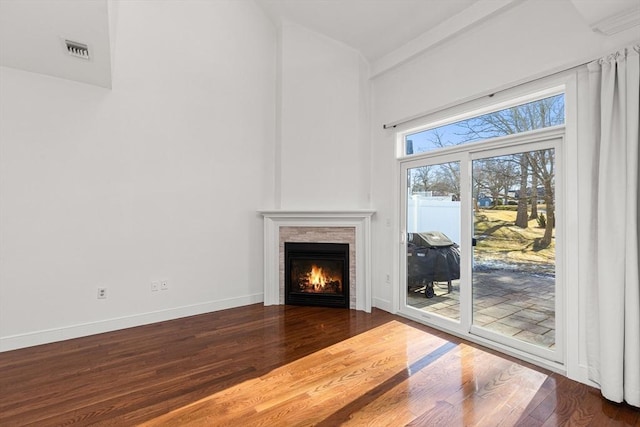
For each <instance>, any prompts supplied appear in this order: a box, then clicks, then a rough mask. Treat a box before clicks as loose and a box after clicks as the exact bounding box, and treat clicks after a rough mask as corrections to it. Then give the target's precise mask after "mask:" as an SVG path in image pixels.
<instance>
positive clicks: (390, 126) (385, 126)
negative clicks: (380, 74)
mask: <svg viewBox="0 0 640 427" xmlns="http://www.w3.org/2000/svg"><path fill="white" fill-rule="evenodd" d="M593 61H595V59H590V60H588V61H585V62H580V63H579V64H576V65H571V66H569V67H566V66H563V67H561V69H559V70H557V71H553V72H551V73H545V74H544V75H541V76H539V77H534V78H532V79H529V80H525V81H521V82H520V83H516V84H515V85H512V86H507V87H504V88H502V89H498V90H496V91H494V92H490V93H487V94H485V95H480V96H477V97H474V98H469V99H463V100H462V101H456V102H454V103H452V104H449V105H446V106H444V107H440V108H438V109H436V110H432V111H429V112H426V113H421V114H418V115H416V116H412V117H409V118H405V119H402V120H398V121H396V122H391V123H388V124H383V125H382V129H385V130H386V129H394V128H395V127H397V126H400V125H403V124H405V123H408V122H411V121H413V120H416V119H419V118H421V117H426V116H428V115H430V114H433V113H436V112H438V111H443V110H447V109H449V108H453V107H456V106H458V105H462V104H466V103H469V102H473V101H478V100H480V99H482V98H493V97H494V96H495V95H496V94H498V93H501V92H504V91H507V90H511V89H515V88H517V87H520V86H524V85H527V84H529V83H533V82H536V81H539V80H543V79H546V78H549V77H553V76H555V75H557V74H562V73H566V72H567V71H571V70H574V69H577V68H580V67H582V66H584V65H587V64H588V63H590V62H593ZM565 67H566V68H565Z"/></svg>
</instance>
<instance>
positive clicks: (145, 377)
mask: <svg viewBox="0 0 640 427" xmlns="http://www.w3.org/2000/svg"><path fill="white" fill-rule="evenodd" d="M63 424H64V425H69V424H72V425H140V424H142V425H149V426H160V425H162V426H165V425H169V426H171V425H174V426H189V425H194V426H312V425H316V426H339V425H344V426H365V425H367V426H403V425H411V426H558V425H582V426H602V425H621V426H622V425H631V426H634V425H635V426H639V425H640V411H638V410H636V409H634V408H631V407H629V406H626V405H614V404H611V403H609V402H607V401H605V400H603V399H602V398H601V397H600V395H599V393H598V391H597V390H595V389H593V388H590V387H587V386H584V385H582V384H579V383H576V382H573V381H570V380H568V379H566V378H564V377H562V376H560V375H557V374H553V373H551V372H548V371H545V370H543V369H540V368H537V367H534V366H531V365H528V364H526V363H523V362H520V361H517V360H515V359H511V358H509V357H506V356H503V355H500V354H497V353H495V352H491V351H489V350H486V349H483V348H481V347H479V346H476V345H472V344H469V343H467V342H465V341H462V340H460V339H457V338H454V337H451V336H449V335H446V334H443V333H441V332H438V331H435V330H432V329H430V328H428V327H425V326H423V325H419V324H417V323H414V322H411V321H408V320H406V319H402V318H399V317H396V316H393V315H390V314H388V313H386V312H383V311H380V310H374V311H373V313H371V314H366V313H361V312H355V311H350V310H342V309H329V308H312V307H291V306H287V307H285V306H279V307H263V306H261V305H252V306H248V307H242V308H238V309H232V310H225V311H220V312H216V313H210V314H205V315H201V316H194V317H189V318H185V319H178V320H174V321H169V322H162V323H158V324H154V325H147V326H142V327H139V328H132V329H127V330H123V331H116V332H111V333H107V334H101V335H95V336H92V337H86V338H81V339H77V340H70V341H65V342H60V343H54V344H49V345H45V346H39V347H33V348H30V349H22V350H17V351H12V352H5V353H0V425H2V426H9V425H16V426H17V425H38V426H46V425H63Z"/></svg>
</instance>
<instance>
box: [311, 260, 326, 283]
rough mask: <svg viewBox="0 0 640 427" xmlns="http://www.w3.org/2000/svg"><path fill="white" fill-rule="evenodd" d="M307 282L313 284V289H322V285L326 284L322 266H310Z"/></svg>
mask: <svg viewBox="0 0 640 427" xmlns="http://www.w3.org/2000/svg"><path fill="white" fill-rule="evenodd" d="M309 283H311V284H312V285H313V287H314V288H315V289H321V288H323V289H324V286H325V285H326V284H327V281H326V279H325V276H324V273H323V272H322V268H320V267H318V266H316V265H313V266H312V267H311V275H310V277H309Z"/></svg>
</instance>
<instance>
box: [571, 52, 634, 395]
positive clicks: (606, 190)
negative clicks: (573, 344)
mask: <svg viewBox="0 0 640 427" xmlns="http://www.w3.org/2000/svg"><path fill="white" fill-rule="evenodd" d="M639 51H640V46H632V47H629V48H627V49H623V50H621V51H618V52H616V53H614V54H612V55H609V56H607V57H605V58H602V59H600V60H598V61H594V62H592V63H590V64H588V66H587V68H588V73H589V94H588V98H589V100H588V103H587V104H588V106H589V109H590V112H589V126H590V132H588V133H587V134H585V135H584V137H581V138H580V140H579V142H578V143H579V151H580V153H581V154H580V161H579V163H580V165H579V172H578V173H579V176H578V178H579V185H580V186H581V187H582V190H581V191H580V194H579V196H580V200H581V205H582V206H581V209H580V211H581V218H580V222H581V223H582V224H581V226H580V230H581V239H582V238H583V237H584V238H585V240H584V241H582V240H581V242H582V243H581V249H580V270H581V274H580V280H581V281H582V282H583V284H584V285H585V286H586V291H587V293H586V295H587V312H586V317H587V329H586V334H587V365H588V368H589V377H590V379H591V380H593V381H595V382H596V383H598V384H599V385H600V388H601V392H602V395H603V396H604V397H605V398H607V399H609V400H612V401H614V402H622V401H626V402H627V403H629V404H631V405H634V406H638V407H640V282H639V279H638V241H639V230H638V212H639V207H638V204H639V197H638V190H639V186H638V161H639V154H638V153H639V152H638V145H639V143H638V130H639V121H640V120H639V116H640V112H639V105H640V59H639V58H640V56H639Z"/></svg>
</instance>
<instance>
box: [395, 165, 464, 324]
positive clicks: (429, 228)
mask: <svg viewBox="0 0 640 427" xmlns="http://www.w3.org/2000/svg"><path fill="white" fill-rule="evenodd" d="M406 171H407V173H406V180H407V181H406V182H407V197H406V206H405V208H406V211H405V212H406V218H405V219H406V232H407V235H406V277H407V281H406V284H407V294H406V304H407V306H409V307H412V308H415V309H419V310H422V311H424V312H427V313H430V314H436V315H438V316H441V317H443V318H446V319H450V320H454V321H457V322H459V321H460V234H461V232H460V224H461V221H460V213H461V209H460V188H461V187H460V162H459V161H452V162H445V163H438V164H427V165H421V166H418V167H413V168H407V169H406Z"/></svg>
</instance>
